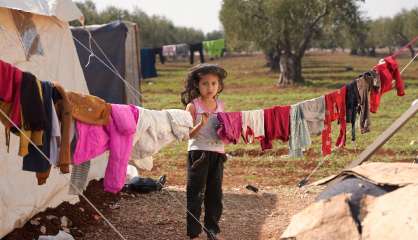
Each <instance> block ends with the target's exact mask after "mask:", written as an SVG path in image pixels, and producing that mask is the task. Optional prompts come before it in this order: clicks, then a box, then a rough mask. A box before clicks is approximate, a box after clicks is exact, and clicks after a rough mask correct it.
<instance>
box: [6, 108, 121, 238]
mask: <svg viewBox="0 0 418 240" xmlns="http://www.w3.org/2000/svg"><path fill="white" fill-rule="evenodd" d="M0 113H1V114H2V115H3V116H4V117H5V118H6V119H7V120H8V121H9V122H10V123H12V124H13V126H14V127H15V128H16V129H17V130H19V132H20V134H21V135H22V136H24V137H25V138H26V139H27V140H28V141H29V142H30V143H31V144H32V146H34V147H35V149H36V150H37V151H38V152H39V153H40V154H41V155H42V157H44V158H45V159H47V160H48V161H49V162H51V160H50V159H49V157H47V156H46V155H45V154H44V152H42V151H41V150H40V149H39V147H38V146H37V145H36V144H35V143H34V142H33V141H32V139H30V138H29V137H28V136H27V135H26V134H25V133H24V132H23V131H22V130H21V129H20V128H19V127H18V126H17V125H16V124H15V123H14V122H13V121H12V120H11V119H10V118H9V116H7V114H6V113H5V112H4V111H3V110H2V109H0ZM59 176H63V177H65V178H66V179H67V180H68V182H69V183H70V184H71V186H72V187H73V188H74V189H76V191H77V192H78V193H79V194H80V196H82V197H83V198H84V199H85V200H86V202H87V203H88V204H90V206H91V207H92V208H93V209H94V210H95V211H96V212H97V213H98V214H99V215H100V216H101V217H102V218H103V219H104V220H105V222H106V223H107V224H108V225H109V226H110V227H111V228H112V229H113V230H114V231H115V232H116V233H117V234H118V235H119V237H120V238H121V239H124V240H126V238H125V237H123V235H122V234H121V233H120V232H119V230H118V229H117V228H116V227H115V226H114V225H113V224H112V223H111V222H110V221H109V220H108V219H107V218H106V217H105V216H104V215H103V213H102V212H100V210H99V209H98V208H97V207H96V206H95V205H94V204H93V203H92V202H91V201H90V200H89V199H88V198H87V197H86V196H85V195H84V194H83V192H82V191H81V190H80V189H79V188H78V187H77V186H75V185H74V184H72V183H71V180H70V179H69V178H68V177H67V176H66V175H59Z"/></svg>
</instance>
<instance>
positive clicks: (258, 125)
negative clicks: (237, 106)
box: [242, 110, 264, 143]
mask: <svg viewBox="0 0 418 240" xmlns="http://www.w3.org/2000/svg"><path fill="white" fill-rule="evenodd" d="M242 135H243V139H244V142H245V143H252V142H254V138H256V139H262V138H264V111H263V110H251V111H242Z"/></svg>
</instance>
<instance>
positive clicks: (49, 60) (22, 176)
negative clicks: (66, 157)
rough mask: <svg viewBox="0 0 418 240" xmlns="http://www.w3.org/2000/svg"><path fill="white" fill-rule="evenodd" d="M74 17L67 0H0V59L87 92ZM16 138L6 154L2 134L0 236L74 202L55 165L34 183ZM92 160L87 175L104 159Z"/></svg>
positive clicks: (98, 174)
mask: <svg viewBox="0 0 418 240" xmlns="http://www.w3.org/2000/svg"><path fill="white" fill-rule="evenodd" d="M19 10H21V11H19ZM77 19H78V20H81V19H82V14H81V12H80V11H79V10H78V9H77V7H76V5H75V4H74V3H73V2H72V1H71V0H0V59H1V60H3V61H6V62H8V63H11V64H14V65H16V66H17V67H18V68H20V69H22V70H24V71H29V72H32V73H33V74H34V75H36V76H37V77H38V78H39V79H41V80H46V81H58V82H59V83H61V85H62V86H64V88H66V89H68V90H72V91H77V92H81V93H88V90H87V85H86V82H85V79H84V76H83V71H82V69H81V66H80V62H79V59H78V56H77V53H76V50H75V47H74V42H73V39H72V35H71V32H70V30H69V25H68V21H71V20H77ZM1 132H4V128H3V126H0V133H1ZM18 143H19V141H18V138H17V137H12V139H11V142H10V151H9V153H8V152H7V150H6V147H5V139H4V137H2V136H1V134H0V238H2V237H4V236H5V235H6V234H8V233H9V232H11V231H12V230H13V229H15V228H17V227H21V226H23V225H24V223H25V222H26V221H27V220H29V219H30V218H31V217H32V216H34V215H35V214H37V213H39V212H41V211H43V210H45V209H46V208H48V207H56V206H58V205H59V204H60V203H62V202H64V201H69V202H71V203H75V202H77V201H78V197H75V196H71V195H68V187H69V178H70V175H69V174H66V175H63V174H61V173H59V171H58V170H57V169H53V170H52V171H51V175H50V177H49V178H48V180H47V183H46V184H45V185H42V186H38V185H37V181H36V178H35V173H31V172H24V171H22V170H21V169H22V159H21V157H19V156H18V155H17V152H18ZM106 159H107V158H106ZM92 163H93V164H92V167H91V169H90V173H89V180H91V179H98V178H102V177H103V174H104V169H105V166H106V164H107V161H106V160H105V159H104V158H103V157H102V158H101V159H100V160H93V161H92Z"/></svg>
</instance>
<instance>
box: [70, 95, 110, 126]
mask: <svg viewBox="0 0 418 240" xmlns="http://www.w3.org/2000/svg"><path fill="white" fill-rule="evenodd" d="M67 96H68V99H69V101H70V103H71V106H72V115H73V118H75V119H77V120H78V121H80V122H84V123H88V124H94V125H107V124H108V123H109V119H110V118H109V116H110V112H111V109H112V107H111V105H110V104H109V103H106V102H105V101H104V100H103V99H101V98H99V97H96V96H92V95H86V94H80V93H76V92H67Z"/></svg>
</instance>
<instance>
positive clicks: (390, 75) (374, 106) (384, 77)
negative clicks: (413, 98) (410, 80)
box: [370, 56, 405, 113]
mask: <svg viewBox="0 0 418 240" xmlns="http://www.w3.org/2000/svg"><path fill="white" fill-rule="evenodd" d="M374 70H375V71H377V73H378V74H379V77H380V82H381V88H380V91H372V92H371V94H370V111H371V112H372V113H375V112H377V110H378V108H379V105H380V98H381V96H383V94H384V93H386V92H388V91H390V90H391V89H392V88H393V86H392V80H395V87H396V90H397V94H398V96H403V95H405V85H404V81H403V80H402V78H401V74H400V72H399V68H398V63H397V62H396V60H395V58H394V57H392V56H389V57H385V58H384V59H381V60H380V61H379V63H378V64H377V65H376V66H375V67H374Z"/></svg>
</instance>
